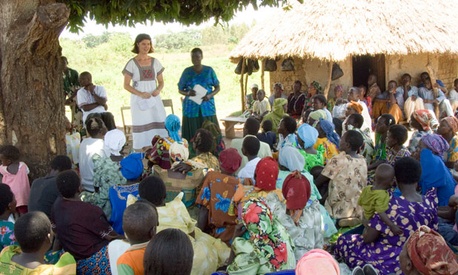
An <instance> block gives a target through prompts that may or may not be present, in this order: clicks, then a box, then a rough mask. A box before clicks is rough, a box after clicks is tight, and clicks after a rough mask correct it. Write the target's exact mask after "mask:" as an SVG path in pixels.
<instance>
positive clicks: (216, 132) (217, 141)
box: [202, 119, 226, 157]
mask: <svg viewBox="0 0 458 275" xmlns="http://www.w3.org/2000/svg"><path fill="white" fill-rule="evenodd" d="M202 128H203V129H205V130H208V131H209V132H210V133H211V134H212V137H213V145H214V147H213V149H212V153H213V155H215V156H216V157H218V156H219V153H221V151H223V150H224V149H226V144H225V143H224V139H223V135H222V134H221V130H220V129H219V126H217V125H216V124H215V123H214V122H212V121H210V120H208V119H206V120H204V122H203V123H202Z"/></svg>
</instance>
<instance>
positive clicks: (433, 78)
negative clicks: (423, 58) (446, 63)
mask: <svg viewBox="0 0 458 275" xmlns="http://www.w3.org/2000/svg"><path fill="white" fill-rule="evenodd" d="M426 70H427V71H428V74H429V79H430V80H431V88H432V89H433V95H434V100H436V98H437V97H438V96H439V91H438V88H437V86H438V85H437V84H436V72H435V71H434V69H433V67H432V66H431V60H430V55H429V54H428V64H426ZM434 113H435V114H436V118H437V120H440V110H439V104H436V103H434Z"/></svg>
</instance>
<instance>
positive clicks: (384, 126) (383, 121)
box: [375, 114, 396, 134]
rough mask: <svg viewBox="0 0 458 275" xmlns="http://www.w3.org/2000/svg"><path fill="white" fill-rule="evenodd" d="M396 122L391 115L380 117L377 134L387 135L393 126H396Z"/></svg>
mask: <svg viewBox="0 0 458 275" xmlns="http://www.w3.org/2000/svg"><path fill="white" fill-rule="evenodd" d="M395 123H396V121H395V120H394V117H393V116H392V115H390V114H383V115H381V116H379V117H378V119H377V125H376V126H375V132H376V133H379V134H385V133H386V132H387V131H388V128H389V127H390V126H391V125H394V124H395Z"/></svg>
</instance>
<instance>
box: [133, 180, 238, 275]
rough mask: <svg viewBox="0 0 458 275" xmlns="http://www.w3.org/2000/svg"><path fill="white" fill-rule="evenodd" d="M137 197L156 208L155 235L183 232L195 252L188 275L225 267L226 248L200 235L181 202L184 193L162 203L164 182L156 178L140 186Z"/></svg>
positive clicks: (145, 181) (198, 229) (227, 252)
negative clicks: (166, 230) (174, 230)
mask: <svg viewBox="0 0 458 275" xmlns="http://www.w3.org/2000/svg"><path fill="white" fill-rule="evenodd" d="M139 195H140V198H141V200H146V201H149V202H150V203H152V204H154V205H155V206H156V207H157V212H158V215H159V225H158V227H157V232H158V233H159V232H161V231H162V230H164V229H168V228H176V229H180V230H181V231H183V232H185V233H186V234H187V235H188V237H189V238H190V239H191V242H192V245H193V249H194V258H193V265H192V272H191V274H193V275H201V274H203V275H209V274H211V273H212V272H215V271H216V269H217V268H218V267H220V266H223V265H224V263H225V262H226V260H227V259H228V258H229V254H230V249H229V247H228V246H227V245H226V244H225V243H223V242H222V241H221V240H220V239H216V238H213V237H212V236H210V235H208V234H206V233H203V232H202V230H200V228H198V227H196V226H195V225H196V220H194V219H193V218H191V216H190V215H189V212H188V210H187V209H186V206H185V205H184V203H183V202H182V198H183V193H180V194H179V195H178V196H177V197H176V198H175V199H174V200H173V201H171V202H169V203H165V197H166V189H165V185H164V182H163V181H162V180H161V179H160V178H158V177H156V176H149V177H147V178H145V179H143V180H142V181H141V182H140V186H139Z"/></svg>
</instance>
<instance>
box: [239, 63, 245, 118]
mask: <svg viewBox="0 0 458 275" xmlns="http://www.w3.org/2000/svg"><path fill="white" fill-rule="evenodd" d="M244 73H245V60H244V58H243V57H242V71H241V73H240V91H241V94H242V110H243V111H245V109H246V107H245V95H246V92H245V91H244V90H243V74H244Z"/></svg>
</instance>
